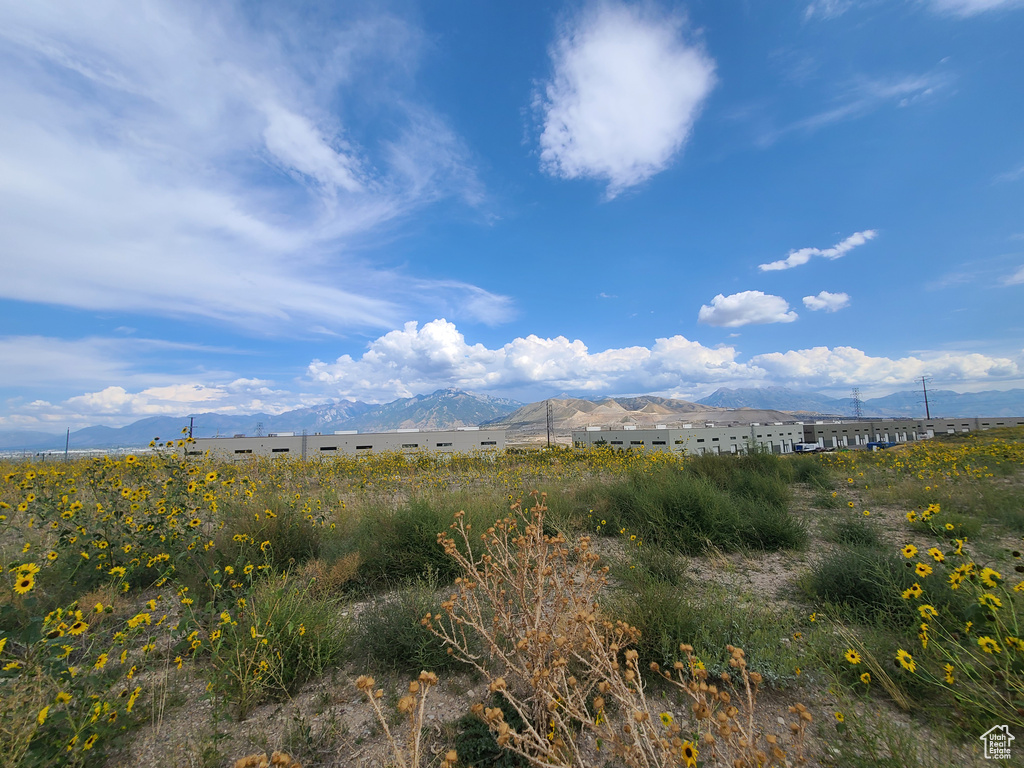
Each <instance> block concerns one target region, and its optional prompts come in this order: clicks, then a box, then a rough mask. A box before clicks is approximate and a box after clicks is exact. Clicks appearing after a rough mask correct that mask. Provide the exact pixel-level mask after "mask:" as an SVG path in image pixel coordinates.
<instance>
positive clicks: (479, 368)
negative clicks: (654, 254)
mask: <svg viewBox="0 0 1024 768" xmlns="http://www.w3.org/2000/svg"><path fill="white" fill-rule="evenodd" d="M307 375H308V377H309V379H311V380H312V381H313V382H315V383H317V384H318V385H320V386H322V387H323V388H324V390H325V391H329V392H330V394H331V395H333V396H337V397H354V398H358V399H364V400H365V399H368V400H380V399H390V398H393V397H408V396H410V395H413V394H418V393H422V392H430V391H433V390H434V389H437V388H440V387H447V386H454V387H461V388H464V389H470V390H476V391H504V392H510V391H517V390H518V391H523V392H527V393H528V392H530V391H537V388H541V389H543V390H544V391H547V392H550V391H551V390H555V391H560V390H572V391H588V392H621V391H662V390H669V389H672V388H676V387H679V386H682V385H684V383H687V382H696V383H701V382H716V381H722V380H743V379H750V378H752V377H757V376H758V375H759V372H758V371H757V370H756V369H752V368H751V367H749V366H746V365H743V364H741V363H738V362H737V361H736V350H735V348H733V347H729V346H721V347H716V348H710V347H705V346H703V345H702V344H700V343H699V342H696V341H690V340H689V339H686V338H684V337H682V336H673V337H670V338H664V339H657V340H656V341H655V343H654V345H653V346H652V347H650V348H648V347H642V346H637V347H623V348H618V349H607V350H604V351H602V352H591V351H590V350H589V349H588V348H587V346H586V344H584V343H583V342H582V341H580V340H579V339H576V340H574V341H570V340H569V339H567V338H565V337H564V336H557V337H555V338H542V337H539V336H535V335H532V334H531V335H529V336H526V337H525V338H522V337H520V338H516V339H513V340H512V341H510V342H508V343H507V344H504V345H503V346H501V347H499V348H497V349H489V348H487V347H485V346H483V345H482V344H468V343H467V342H466V340H465V337H464V336H463V335H462V333H461V332H459V330H458V329H457V328H456V326H455V325H454V324H453V323H450V322H448V321H447V320H443V319H441V320H433V321H431V322H429V323H426V324H425V325H423V327H422V328H421V327H418V326H417V324H416V323H406V325H405V327H404V328H402V329H401V330H396V331H391V332H390V333H387V334H385V335H384V336H381V337H380V338H378V339H376V340H375V341H373V342H371V343H370V345H369V348H368V350H367V351H366V352H365V353H364V354H363V355H362V356H361V357H359V358H353V357H351V356H349V355H342V356H341V357H339V358H338V359H337V360H335V361H334V362H322V361H320V360H314V361H313V362H311V363H310V365H309V368H308V371H307ZM538 396H541V395H538Z"/></svg>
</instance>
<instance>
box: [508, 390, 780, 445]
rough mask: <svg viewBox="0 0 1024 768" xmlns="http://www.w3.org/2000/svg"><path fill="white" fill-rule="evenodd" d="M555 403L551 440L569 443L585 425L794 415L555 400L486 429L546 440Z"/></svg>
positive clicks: (512, 438) (520, 439) (626, 400)
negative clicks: (501, 429) (549, 410)
mask: <svg viewBox="0 0 1024 768" xmlns="http://www.w3.org/2000/svg"><path fill="white" fill-rule="evenodd" d="M548 402H550V403H551V415H552V421H553V427H554V431H553V434H552V437H553V439H554V440H555V441H556V442H558V443H560V444H567V443H568V442H569V441H570V440H571V439H572V435H571V432H572V430H574V429H583V428H584V427H619V426H624V425H627V424H632V425H636V426H637V427H654V426H656V425H658V424H664V425H665V426H668V427H674V426H682V425H683V424H693V425H694V426H697V425H703V424H705V423H709V422H710V423H714V424H719V425H725V424H750V423H751V422H755V421H756V422H761V423H763V422H773V421H792V420H793V418H794V416H793V414H791V413H786V412H784V411H774V410H763V409H758V408H739V409H729V408H716V407H714V406H708V405H700V404H699V403H691V402H689V401H687V400H673V399H670V398H666V397H654V396H648V395H645V396H642V397H609V398H607V399H605V400H598V401H592V400H580V399H578V398H553V399H551V400H550V401H548V400H541V401H539V402H536V403H530V404H529V405H524V406H523V407H522V408H519V409H517V410H515V411H513V412H512V413H510V414H509V415H508V416H505V417H502V418H501V419H497V420H495V421H493V422H491V423H490V424H489V425H488V426H496V427H504V428H505V429H506V430H508V433H507V441H508V442H509V443H512V444H514V443H532V442H536V441H538V440H543V439H546V435H547V404H548Z"/></svg>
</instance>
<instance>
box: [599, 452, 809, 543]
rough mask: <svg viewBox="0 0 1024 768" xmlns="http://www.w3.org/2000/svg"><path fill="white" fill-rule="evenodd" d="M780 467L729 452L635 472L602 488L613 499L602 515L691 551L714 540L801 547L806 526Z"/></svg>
mask: <svg viewBox="0 0 1024 768" xmlns="http://www.w3.org/2000/svg"><path fill="white" fill-rule="evenodd" d="M768 459H769V460H771V461H773V462H776V464H777V459H775V458H774V457H768ZM755 462H756V463H755ZM765 468H768V469H770V470H771V471H767V472H766V471H764V469H765ZM775 468H776V467H774V466H773V465H772V464H769V463H768V462H767V461H765V460H764V459H761V458H755V457H738V458H737V457H725V456H722V457H706V458H705V459H703V460H701V461H699V462H695V463H694V465H693V466H687V467H683V468H675V467H664V468H660V469H658V470H657V471H655V472H650V473H634V474H633V475H632V476H630V477H629V478H628V479H626V480H622V481H618V482H613V483H610V484H608V485H605V486H603V487H602V488H601V489H600V490H599V491H598V494H600V495H604V496H605V497H606V499H607V501H606V504H605V505H603V507H602V508H604V509H606V512H603V513H602V514H607V518H606V519H608V527H609V528H610V529H622V528H627V529H629V530H630V531H637V532H639V533H641V534H642V535H643V537H644V540H645V541H648V542H650V543H652V544H658V545H660V546H664V547H667V548H670V549H674V550H677V551H679V552H683V553H686V554H696V553H699V552H702V551H703V550H705V549H706V548H707V547H708V546H714V547H717V548H718V549H721V550H723V551H733V550H737V549H742V548H751V549H762V550H776V549H786V548H799V547H802V546H804V545H805V544H806V542H807V531H806V529H805V528H804V526H803V524H802V523H801V522H800V521H799V520H798V519H797V518H795V517H793V516H792V515H791V514H790V513H789V510H788V509H787V502H788V499H789V490H788V488H787V486H786V482H785V480H784V479H783V477H782V475H781V472H779V473H776V472H775Z"/></svg>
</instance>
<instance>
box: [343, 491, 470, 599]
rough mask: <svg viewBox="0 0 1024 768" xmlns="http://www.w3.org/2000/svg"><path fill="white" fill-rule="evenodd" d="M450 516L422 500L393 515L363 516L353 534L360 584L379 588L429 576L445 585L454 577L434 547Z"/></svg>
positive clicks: (449, 564)
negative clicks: (354, 535)
mask: <svg viewBox="0 0 1024 768" xmlns="http://www.w3.org/2000/svg"><path fill="white" fill-rule="evenodd" d="M450 520H451V513H450V512H448V511H447V510H443V509H440V508H439V507H438V506H436V505H434V504H431V503H430V502H429V501H427V500H425V499H414V500H412V501H410V502H409V503H408V504H405V505H403V506H401V507H399V508H398V509H396V510H395V511H394V512H392V513H390V514H388V513H386V512H380V513H377V514H373V513H370V512H365V513H364V514H363V516H362V518H361V519H360V521H359V526H358V528H357V530H356V537H355V538H356V546H357V547H358V548H359V554H360V557H361V558H362V564H361V566H360V568H359V577H360V580H361V581H362V582H363V584H364V585H366V586H380V585H382V584H386V583H394V582H395V581H401V580H405V581H408V580H412V579H416V578H419V577H423V576H425V575H426V574H428V573H429V574H431V578H433V579H435V580H436V581H437V582H439V583H446V582H449V581H451V580H452V579H453V578H455V576H456V574H457V573H458V571H457V568H456V566H455V564H454V563H453V562H452V561H451V559H450V558H448V557H446V556H445V554H444V550H442V549H441V547H439V546H438V545H437V534H438V532H439V531H443V530H444V529H445V528H447V527H448V522H449V521H450Z"/></svg>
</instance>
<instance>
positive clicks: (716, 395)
mask: <svg viewBox="0 0 1024 768" xmlns="http://www.w3.org/2000/svg"><path fill="white" fill-rule="evenodd" d="M697 402H698V403H701V404H703V405H713V406H716V407H719V408H772V409H776V410H780V411H792V412H806V413H811V414H816V415H835V416H853V415H854V412H855V411H854V402H853V398H852V397H841V398H836V397H828V396H827V395H822V394H820V393H817V392H799V391H796V390H792V389H786V388H785V387H760V388H758V389H727V388H725V387H723V388H720V389H717V390H715V391H714V392H712V393H711V394H710V395H708V396H707V397H705V398H702V399H700V400H698V401H697ZM928 410H929V412H930V414H931V415H932V416H934V417H937V418H941V417H947V416H949V417H956V416H1019V415H1021V414H1022V413H1024V389H1010V390H1005V391H1000V390H988V391H986V392H964V393H960V392H954V391H953V390H950V389H935V390H929V392H928ZM861 414H862V415H863V416H865V417H881V418H924V416H925V407H924V392H923V391H922V390H910V391H903V392H893V393H892V394H890V395H885V396H883V397H872V398H867V399H863V400H861Z"/></svg>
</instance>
